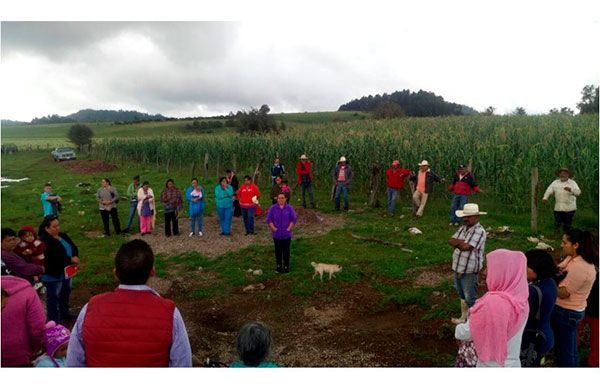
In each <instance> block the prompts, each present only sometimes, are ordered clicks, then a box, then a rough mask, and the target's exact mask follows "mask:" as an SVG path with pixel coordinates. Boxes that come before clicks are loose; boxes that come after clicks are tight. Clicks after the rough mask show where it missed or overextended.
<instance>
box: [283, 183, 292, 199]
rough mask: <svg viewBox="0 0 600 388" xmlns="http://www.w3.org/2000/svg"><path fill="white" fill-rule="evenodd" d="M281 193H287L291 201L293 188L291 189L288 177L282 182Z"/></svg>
mask: <svg viewBox="0 0 600 388" xmlns="http://www.w3.org/2000/svg"><path fill="white" fill-rule="evenodd" d="M281 194H283V195H285V199H286V201H287V202H290V194H291V190H290V186H288V181H287V179H284V180H283V181H282V182H281Z"/></svg>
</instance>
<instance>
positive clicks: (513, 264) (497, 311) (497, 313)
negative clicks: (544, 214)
mask: <svg viewBox="0 0 600 388" xmlns="http://www.w3.org/2000/svg"><path fill="white" fill-rule="evenodd" d="M487 263H488V264H487V278H486V283H487V288H488V292H487V293H486V294H485V295H484V296H483V297H481V298H480V299H478V300H477V302H475V305H474V306H473V307H472V308H471V309H470V310H469V319H468V320H467V322H465V323H461V324H459V325H457V326H456V331H455V337H456V338H457V339H459V340H462V341H473V343H474V344H475V350H476V351H477V357H478V361H477V366H478V367H517V368H520V367H521V361H520V359H519V354H520V350H521V338H522V336H523V329H524V328H525V323H526V322H527V316H528V315H529V303H528V296H529V290H528V287H527V259H526V257H525V255H524V254H523V253H521V252H517V251H509V250H507V249H497V250H495V251H493V252H490V253H489V254H488V255H487Z"/></svg>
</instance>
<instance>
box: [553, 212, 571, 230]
mask: <svg viewBox="0 0 600 388" xmlns="http://www.w3.org/2000/svg"><path fill="white" fill-rule="evenodd" d="M573 217H575V210H573V211H571V212H557V211H555V212H554V229H557V230H558V229H560V227H561V226H562V228H563V232H566V231H567V230H569V229H571V224H573Z"/></svg>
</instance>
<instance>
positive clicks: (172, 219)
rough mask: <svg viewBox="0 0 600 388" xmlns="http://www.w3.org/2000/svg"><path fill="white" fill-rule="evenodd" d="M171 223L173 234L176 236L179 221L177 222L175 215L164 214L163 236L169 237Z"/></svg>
mask: <svg viewBox="0 0 600 388" xmlns="http://www.w3.org/2000/svg"><path fill="white" fill-rule="evenodd" d="M171 223H173V234H174V235H175V236H177V235H178V234H179V221H178V220H177V213H175V212H172V213H165V236H167V237H169V236H170V235H171Z"/></svg>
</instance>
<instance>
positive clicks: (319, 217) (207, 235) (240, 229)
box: [131, 208, 344, 257]
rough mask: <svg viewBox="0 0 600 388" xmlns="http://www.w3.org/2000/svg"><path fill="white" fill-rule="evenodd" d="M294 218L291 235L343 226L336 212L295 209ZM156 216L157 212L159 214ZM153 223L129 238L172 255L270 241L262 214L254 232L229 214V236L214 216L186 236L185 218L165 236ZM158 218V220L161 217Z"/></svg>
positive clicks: (210, 252)
mask: <svg viewBox="0 0 600 388" xmlns="http://www.w3.org/2000/svg"><path fill="white" fill-rule="evenodd" d="M296 212H297V218H298V222H297V225H296V228H295V229H294V238H298V237H309V236H319V235H323V234H326V233H328V232H329V231H330V230H332V229H334V228H339V227H341V226H343V224H344V220H343V218H342V217H340V216H331V215H326V214H322V213H318V212H315V211H312V210H305V209H303V208H300V209H296ZM159 217H160V216H159ZM158 221H159V220H158V219H157V224H156V229H155V230H154V232H153V233H152V234H150V235H145V236H143V237H142V236H141V235H140V234H134V235H132V236H131V238H132V239H133V238H141V239H143V240H145V241H146V242H148V244H150V246H152V249H153V250H154V253H158V254H166V255H175V254H178V253H183V252H190V251H195V252H199V253H201V254H202V255H204V256H207V257H216V256H219V255H222V254H224V253H227V252H230V251H237V250H239V249H241V248H244V247H247V246H248V245H251V244H264V245H268V244H272V243H273V240H272V238H271V234H270V233H269V228H268V226H267V224H266V215H264V216H261V217H257V218H256V219H255V221H254V230H255V235H252V236H244V233H245V231H244V224H243V221H242V218H241V217H239V218H236V217H234V218H233V223H232V228H231V236H221V235H219V233H221V229H220V227H219V220H218V218H217V217H216V216H210V217H204V222H203V228H202V229H203V234H204V235H203V236H202V237H198V236H193V237H188V235H189V233H190V230H191V229H190V220H189V218H181V219H179V231H180V234H179V236H171V237H169V238H167V237H165V235H164V224H162V223H160V224H159V223H158ZM161 221H162V220H161Z"/></svg>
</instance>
